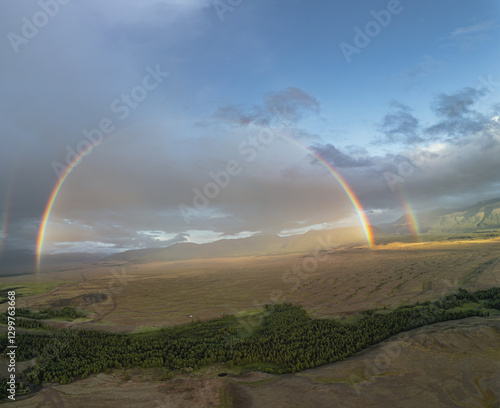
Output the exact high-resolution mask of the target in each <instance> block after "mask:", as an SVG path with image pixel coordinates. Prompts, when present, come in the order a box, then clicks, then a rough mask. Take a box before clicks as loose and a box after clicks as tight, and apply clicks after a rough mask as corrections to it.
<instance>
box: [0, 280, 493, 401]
mask: <svg viewBox="0 0 500 408" xmlns="http://www.w3.org/2000/svg"><path fill="white" fill-rule="evenodd" d="M489 309H497V310H499V309H500V288H497V287H495V288H491V289H487V290H478V291H475V292H469V291H467V290H465V289H459V291H458V292H457V293H456V294H452V295H449V296H446V297H445V298H443V299H441V300H437V301H434V302H425V303H416V304H412V305H404V306H400V307H398V308H397V309H394V310H387V309H385V308H383V309H371V310H369V311H366V312H364V313H363V314H362V317H361V318H360V319H359V320H357V321H356V322H355V323H349V322H348V321H347V322H345V321H342V320H339V319H327V318H323V319H312V318H311V317H310V316H309V315H308V313H307V312H306V311H305V310H304V309H302V308H301V307H300V306H297V305H293V304H270V305H266V306H265V308H264V310H263V311H262V312H260V313H258V314H256V315H250V316H248V317H246V318H243V317H237V316H232V315H227V316H223V317H221V318H219V319H215V320H211V321H206V322H194V323H192V324H188V325H184V326H175V327H170V328H165V329H161V330H160V331H158V332H154V333H146V334H141V335H137V334H111V333H107V332H103V331H96V330H77V329H63V330H59V331H52V332H50V331H49V332H47V331H45V330H44V331H40V330H38V331H37V330H30V331H28V332H25V333H18V334H17V335H16V344H17V351H16V358H17V361H23V360H30V359H32V358H35V357H36V364H35V365H34V366H31V367H29V368H27V369H26V370H25V371H24V372H23V374H22V376H20V378H19V380H20V382H19V384H18V385H17V386H18V387H19V390H22V391H23V392H29V390H28V391H27V388H28V386H29V387H31V388H32V387H33V386H35V385H39V384H44V383H53V382H59V383H61V384H67V383H70V382H72V381H75V380H77V379H84V378H87V377H88V376H89V375H92V374H97V373H100V372H106V371H107V372H109V371H110V370H111V369H114V368H116V369H122V368H131V367H165V368H166V369H167V370H169V374H171V375H170V377H172V376H173V373H174V372H181V373H188V372H192V371H196V370H198V369H199V368H201V367H205V366H210V365H212V364H215V363H224V364H225V366H226V367H228V368H230V367H233V366H244V367H251V368H252V369H258V370H261V371H265V372H269V373H274V374H284V373H293V372H297V371H301V370H304V369H307V368H313V367H317V366H320V365H323V364H327V363H332V362H335V361H340V360H344V359H346V358H348V357H350V356H352V355H354V354H356V353H357V352H359V351H361V350H363V349H365V348H367V347H370V346H372V345H374V344H376V343H379V342H381V341H383V340H385V339H387V338H389V337H390V336H393V335H395V334H397V333H401V332H404V331H407V330H410V329H414V328H417V327H421V326H424V325H429V324H432V323H437V322H442V321H448V320H456V319H462V318H466V317H471V316H480V317H482V316H489V315H490V310H489ZM20 316H25V317H23V318H21V319H18V321H21V320H26V321H28V322H38V323H39V321H38V320H37V319H41V318H42V317H41V316H47V317H43V318H49V317H50V318H52V317H68V316H70V317H73V318H75V317H82V316H83V313H82V312H79V311H76V310H73V309H70V308H65V309H63V310H62V311H59V312H56V311H47V310H45V311H41V312H34V311H26V310H22V311H21V312H20ZM3 317H5V316H3ZM35 328H36V326H35ZM0 347H1V350H3V357H6V353H7V351H8V349H7V337H6V336H2V337H0ZM6 397H7V394H6V387H2V390H1V391H0V398H6Z"/></svg>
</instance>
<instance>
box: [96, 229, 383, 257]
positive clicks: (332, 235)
mask: <svg viewBox="0 0 500 408" xmlns="http://www.w3.org/2000/svg"><path fill="white" fill-rule="evenodd" d="M373 228H374V234H375V235H380V234H383V232H382V231H381V230H379V229H378V228H375V227H373ZM363 243H366V236H365V233H364V230H363V228H362V227H349V228H337V229H333V230H323V231H308V232H306V233H304V234H300V235H289V236H286V237H280V236H278V235H264V234H263V235H256V236H252V237H248V238H238V239H221V240H218V241H214V242H210V243H206V244H195V243H192V242H181V243H176V244H174V245H172V246H169V247H166V248H159V249H139V250H130V251H125V252H121V253H119V254H114V255H111V256H108V257H107V258H106V260H107V261H129V262H154V261H178V260H183V259H204V258H225V257H242V256H262V255H278V254H288V253H301V252H311V251H314V250H315V249H316V248H317V247H318V246H324V248H325V249H328V248H334V247H338V246H341V245H347V244H363Z"/></svg>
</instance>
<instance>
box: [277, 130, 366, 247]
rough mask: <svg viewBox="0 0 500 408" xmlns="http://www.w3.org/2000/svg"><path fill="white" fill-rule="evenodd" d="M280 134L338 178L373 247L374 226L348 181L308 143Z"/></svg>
mask: <svg viewBox="0 0 500 408" xmlns="http://www.w3.org/2000/svg"><path fill="white" fill-rule="evenodd" d="M279 136H280V137H281V138H283V139H284V140H286V141H288V142H290V143H292V144H294V145H295V146H297V147H299V148H300V149H301V150H303V151H305V152H307V153H308V154H311V155H312V156H314V158H315V159H316V160H317V161H318V162H319V163H321V165H323V167H325V168H326V169H327V170H328V172H329V173H330V174H331V175H332V176H333V177H334V178H335V179H336V180H337V182H338V183H339V184H340V187H342V190H344V192H345V193H346V195H347V197H348V198H349V201H350V202H351V204H352V206H353V207H354V209H355V210H356V213H357V214H358V218H359V221H360V223H361V226H362V227H363V232H364V233H365V237H366V241H367V243H368V245H369V246H370V248H373V247H374V245H375V241H374V237H373V230H372V227H371V225H370V221H369V220H368V217H367V216H366V212H365V210H364V209H363V206H362V205H361V202H360V201H359V199H358V197H357V196H356V193H355V192H354V191H353V189H352V188H351V186H349V184H347V182H346V181H345V180H344V178H343V177H342V176H341V175H340V173H339V172H338V171H337V170H336V169H335V168H334V167H333V166H332V165H331V164H330V163H328V162H327V161H326V160H325V159H324V158H323V157H321V156H320V155H319V154H318V153H317V152H315V151H314V150H312V149H311V148H310V147H307V146H306V145H304V144H302V143H300V142H299V141H298V140H297V139H295V138H293V137H291V136H289V135H287V134H285V133H284V132H279Z"/></svg>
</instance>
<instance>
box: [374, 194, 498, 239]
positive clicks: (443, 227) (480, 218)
mask: <svg viewBox="0 0 500 408" xmlns="http://www.w3.org/2000/svg"><path fill="white" fill-rule="evenodd" d="M416 218H417V219H418V224H419V229H420V232H422V233H428V234H456V233H465V232H477V231H484V230H489V229H500V198H495V199H493V200H488V201H480V202H478V203H476V204H474V205H472V206H469V207H465V208H460V209H456V210H447V209H444V208H441V209H437V210H433V211H429V212H424V213H419V214H417V215H416ZM383 229H384V231H386V232H388V233H392V234H407V233H409V232H410V231H411V228H410V224H409V222H408V219H407V218H406V217H405V216H403V217H401V218H399V219H398V220H397V221H395V222H394V223H393V224H391V225H389V226H385V227H384V228H383Z"/></svg>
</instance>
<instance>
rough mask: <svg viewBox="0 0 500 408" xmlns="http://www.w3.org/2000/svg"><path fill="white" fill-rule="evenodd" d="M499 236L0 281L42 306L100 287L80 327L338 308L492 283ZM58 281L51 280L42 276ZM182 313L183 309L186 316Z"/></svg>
mask: <svg viewBox="0 0 500 408" xmlns="http://www.w3.org/2000/svg"><path fill="white" fill-rule="evenodd" d="M499 247H500V240H498V239H492V240H483V241H470V242H467V241H456V242H449V243H448V242H432V243H413V244H411V243H404V244H401V243H392V244H388V245H381V246H378V247H376V248H375V249H374V250H370V249H368V248H364V247H354V248H344V249H339V250H335V251H330V252H328V253H321V254H320V257H321V260H320V261H319V262H318V263H317V268H315V269H314V268H313V267H315V266H316V263H315V261H314V257H313V256H312V255H310V254H309V255H308V254H297V255H281V256H269V257H253V258H252V257H245V258H228V259H207V260H190V261H176V262H166V263H148V264H126V263H122V264H117V263H116V262H114V263H111V264H109V263H104V262H103V263H100V264H97V265H93V266H87V265H81V266H80V267H79V268H75V267H74V266H73V267H72V269H70V270H64V268H61V269H60V270H57V271H54V272H46V273H43V274H40V275H39V276H38V277H37V278H36V279H37V281H35V280H34V279H35V278H34V277H33V276H23V277H17V278H14V277H9V278H3V279H1V280H0V283H1V284H2V285H4V286H5V285H10V284H15V285H23V284H24V285H36V284H37V282H38V284H40V285H42V284H43V285H45V287H47V288H50V289H51V290H49V291H48V292H46V293H43V294H37V295H33V296H29V297H22V298H19V301H18V307H24V306H31V307H36V308H45V307H50V306H51V305H52V304H53V303H54V302H56V301H57V300H58V299H59V300H60V299H70V298H75V297H77V296H79V295H82V294H96V293H101V294H105V295H106V296H107V299H106V300H105V301H104V302H100V303H94V304H90V305H80V307H81V308H83V309H85V310H86V311H87V313H88V314H89V315H90V316H91V317H93V318H94V320H95V322H94V323H84V324H82V325H81V326H84V327H99V328H108V329H110V330H119V331H134V330H138V331H145V330H152V329H154V328H158V327H165V326H170V325H176V324H185V323H190V322H191V321H192V320H195V321H196V320H197V319H201V320H207V319H212V318H216V317H220V316H221V313H230V314H236V313H238V312H242V311H248V310H252V309H256V308H258V307H260V306H261V305H262V304H264V303H270V302H272V301H273V300H279V301H287V302H293V303H297V304H301V305H303V306H304V307H305V308H306V309H307V310H308V311H310V312H311V313H312V314H313V315H314V316H317V317H324V316H342V315H343V316H347V315H348V314H351V313H356V312H357V311H361V310H365V309H369V308H373V307H383V306H387V307H395V306H397V305H400V304H404V303H408V302H416V301H425V300H430V299H435V298H438V297H440V296H443V295H445V294H447V293H449V292H452V291H454V290H456V289H457V288H458V287H460V286H464V287H467V288H470V289H477V288H483V287H489V286H494V285H500V262H499V260H500V257H499V254H498V249H499ZM56 281H57V282H59V283H61V282H65V283H64V284H63V285H60V286H57V287H55V289H52V287H51V286H50V282H56ZM190 315H192V316H193V317H192V318H191V317H190Z"/></svg>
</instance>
